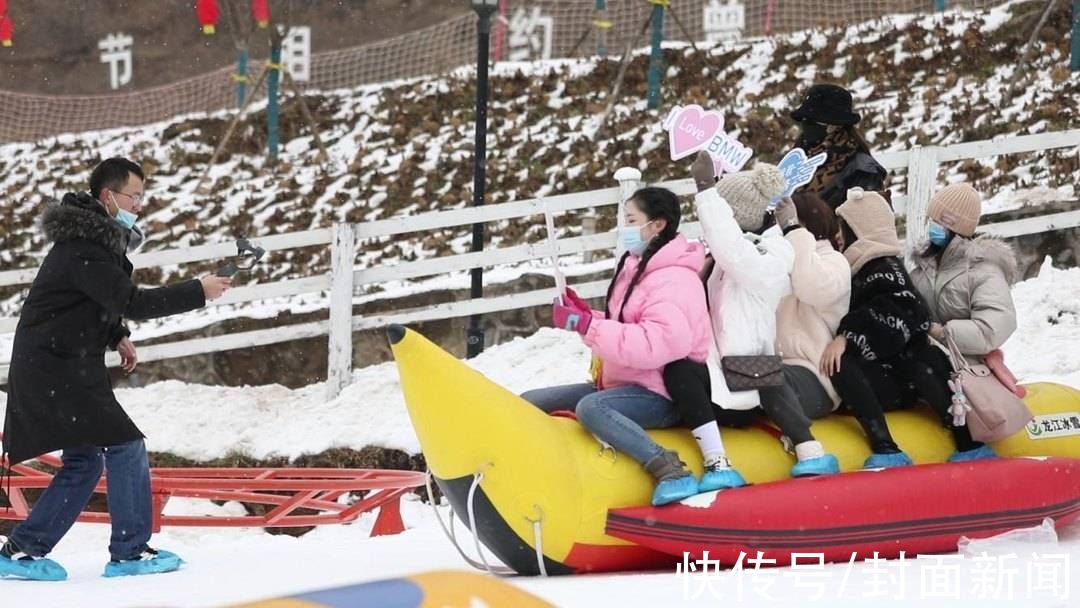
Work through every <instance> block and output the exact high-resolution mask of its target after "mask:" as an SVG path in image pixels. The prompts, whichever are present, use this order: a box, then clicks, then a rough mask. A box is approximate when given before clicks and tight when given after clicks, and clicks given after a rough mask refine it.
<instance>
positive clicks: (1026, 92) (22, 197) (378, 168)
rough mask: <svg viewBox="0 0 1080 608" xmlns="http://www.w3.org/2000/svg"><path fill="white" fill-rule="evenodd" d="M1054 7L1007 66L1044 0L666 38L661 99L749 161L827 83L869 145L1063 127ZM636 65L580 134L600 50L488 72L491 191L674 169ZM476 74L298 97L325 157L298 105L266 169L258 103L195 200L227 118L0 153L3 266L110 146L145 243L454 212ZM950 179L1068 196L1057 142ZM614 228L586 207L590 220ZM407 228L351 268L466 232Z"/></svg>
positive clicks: (777, 147)
mask: <svg viewBox="0 0 1080 608" xmlns="http://www.w3.org/2000/svg"><path fill="white" fill-rule="evenodd" d="M1064 4H1065V3H1058V8H1057V9H1056V10H1055V11H1054V12H1053V14H1052V15H1051V17H1050V18H1049V20H1048V21H1047V24H1046V26H1045V27H1044V29H1043V30H1042V36H1041V37H1040V38H1039V39H1038V41H1037V42H1036V44H1035V45H1034V47H1033V48H1032V50H1031V53H1030V57H1031V60H1030V64H1029V65H1028V66H1026V67H1023V68H1020V67H1017V65H1016V61H1017V59H1018V54H1019V52H1020V47H1022V43H1023V42H1024V41H1026V39H1027V37H1028V35H1029V32H1030V29H1031V27H1032V25H1033V23H1032V15H1033V14H1035V13H1037V11H1038V9H1039V8H1041V7H1042V5H1043V3H1042V2H1034V1H1028V2H1014V3H1011V4H1008V5H1005V6H1003V7H999V8H996V9H994V10H991V11H987V12H971V13H966V12H949V13H946V14H944V15H938V16H922V17H909V16H904V17H893V18H890V19H887V20H885V21H884V22H872V23H866V24H862V25H857V26H851V27H848V28H835V29H827V30H816V31H808V32H802V33H796V34H792V35H789V36H784V37H777V38H774V39H769V40H757V41H749V42H743V43H737V44H731V43H729V44H727V45H723V46H716V47H714V48H706V47H702V48H701V51H700V52H695V51H693V50H692V49H690V48H689V47H682V46H673V47H670V48H668V49H667V50H666V51H665V60H666V62H667V64H668V66H669V68H668V73H667V77H666V79H665V81H664V87H665V88H664V99H665V104H666V105H670V104H673V103H676V102H682V103H689V102H693V103H700V104H703V105H705V106H708V107H712V108H718V109H722V110H723V111H724V113H725V116H726V119H727V123H728V127H727V128H728V129H729V130H732V131H733V132H734V133H735V134H736V135H738V137H739V138H740V139H741V140H742V141H744V142H745V143H747V144H748V145H750V146H751V147H752V148H753V149H754V150H756V152H757V157H758V158H761V159H764V160H772V161H776V160H777V159H778V158H779V156H780V155H781V154H782V153H783V151H785V149H786V147H787V146H788V145H790V142H792V141H793V139H794V133H793V131H792V130H791V122H790V121H789V120H788V119H787V116H786V112H787V111H788V110H789V109H790V108H792V107H793V106H794V105H795V104H796V103H797V100H798V98H799V95H800V93H801V91H803V90H805V87H806V86H808V85H809V84H810V83H812V82H814V81H815V80H837V81H841V82H844V83H846V84H848V85H849V86H851V87H852V88H853V89H854V90H855V91H856V94H857V98H858V99H857V105H858V106H859V109H860V110H861V111H862V113H863V115H864V117H865V119H864V124H863V126H864V129H865V131H866V135H867V137H868V138H869V140H870V141H871V143H872V144H873V145H874V147H875V148H876V149H879V150H895V149H903V148H907V147H910V146H912V145H915V144H928V143H935V144H947V143H955V142H961V141H971V140H979V139H987V138H991V137H994V136H999V135H1005V134H1019V133H1036V132H1043V131H1053V130H1061V129H1067V128H1076V127H1077V126H1080V109H1078V108H1077V105H1076V103H1075V100H1076V99H1077V97H1078V96H1080V79H1078V78H1077V77H1076V76H1075V75H1071V74H1070V72H1069V71H1068V70H1067V68H1066V64H1067V59H1066V55H1067V51H1068V48H1067V46H1068V34H1067V31H1068V21H1069V11H1068V9H1067V7H1065V6H1064ZM646 63H647V57H646V56H644V55H639V56H637V57H636V59H635V60H634V62H633V65H632V67H631V69H630V71H629V73H628V77H627V82H626V88H625V91H626V93H625V96H624V97H623V99H622V100H621V102H620V103H619V104H617V105H616V109H615V113H614V115H613V117H612V120H611V121H610V122H609V124H608V128H607V129H606V131H604V133H603V134H602V136H600V137H598V138H596V139H595V140H594V130H595V118H596V116H597V115H598V114H600V112H601V111H602V109H603V107H604V106H605V105H606V103H607V98H608V94H609V91H610V88H611V84H612V82H613V80H614V76H615V72H616V69H617V62H616V61H614V60H605V61H599V60H594V61H582V62H545V63H538V64H512V63H504V64H501V65H499V66H498V67H497V68H496V70H495V73H494V75H493V79H492V93H491V98H492V108H491V114H490V116H491V135H490V142H489V150H490V152H489V153H490V160H489V176H490V185H489V192H490V193H491V196H490V199H489V200H491V201H494V202H501V201H508V200H514V199H516V198H521V197H528V196H532V195H547V194H553V193H565V192H571V191H580V190H586V189H594V188H601V187H610V186H612V185H614V183H613V181H612V177H611V175H612V172H613V171H614V169H616V168H618V167H620V166H624V165H632V166H638V167H641V168H642V169H645V170H646V171H645V173H646V178H647V179H650V180H657V179H662V178H668V177H683V176H684V172H685V168H684V167H681V166H676V165H673V164H672V163H671V162H670V161H668V160H667V159H666V150H665V146H664V145H663V144H664V134H663V133H662V132H661V130H660V128H659V126H658V124H657V123H658V122H659V119H660V116H661V115H662V112H663V111H661V112H656V111H649V110H647V109H646V108H645V104H644V101H643V100H642V98H643V92H644V84H643V83H644V77H645V66H646ZM473 80H474V75H473V74H472V72H471V71H470V70H467V69H466V70H460V71H458V72H456V73H454V74H451V75H449V76H444V77H432V78H424V79H419V80H415V81H409V82H400V83H391V84H388V85H386V86H373V87H364V88H360V89H357V90H355V91H336V92H325V93H323V94H319V95H311V96H309V98H308V102H309V104H311V105H312V109H313V112H314V114H315V115H316V121H317V122H318V124H319V128H320V130H321V133H322V137H323V138H324V140H325V141H326V142H327V146H328V149H329V152H330V155H331V160H330V162H328V163H319V162H317V161H316V159H315V155H314V150H313V143H312V137H311V135H310V133H309V131H308V128H307V126H305V124H304V123H303V121H302V120H301V119H300V112H299V109H298V107H297V104H296V103H295V102H291V101H286V103H285V107H284V109H283V141H284V145H283V152H282V156H281V158H282V162H281V164H280V166H279V167H278V168H277V169H275V170H273V171H271V170H268V169H267V168H266V167H265V165H264V161H263V159H262V158H261V157H260V156H259V152H260V150H261V149H262V147H263V145H264V137H265V135H264V121H265V112H264V111H262V110H260V111H257V112H255V113H253V114H252V115H251V116H250V117H249V118H248V119H247V120H246V121H245V122H244V123H243V124H242V125H241V127H240V128H239V129H238V137H235V138H234V139H233V141H232V143H231V144H230V145H229V146H228V148H227V149H226V152H227V154H226V155H225V158H224V159H223V160H222V161H221V162H219V163H218V164H216V165H215V166H213V167H210V168H209V171H210V173H209V175H210V181H209V186H210V190H211V192H212V193H211V194H210V195H208V196H202V195H199V194H197V192H196V182H197V179H198V177H199V176H200V175H201V174H202V173H203V172H204V171H206V170H207V162H208V161H209V159H210V156H211V153H212V152H213V149H214V146H215V145H216V144H217V142H218V141H219V139H220V137H221V135H222V134H223V132H224V130H225V128H226V127H227V121H228V120H229V116H228V115H226V114H220V115H214V116H192V117H186V118H179V119H177V120H174V121H170V122H166V123H160V124H154V125H148V126H146V127H144V128H137V129H118V130H113V131H108V132H101V133H87V134H74V135H66V136H61V137H58V138H51V139H48V140H44V141H41V142H35V143H22V144H10V145H5V146H0V193H3V195H4V197H5V205H4V206H3V213H2V214H0V270H3V269H9V268H17V267H24V266H29V265H33V263H34V259H35V256H36V255H39V254H40V253H41V252H42V248H43V243H42V240H41V238H40V236H39V235H38V234H37V232H36V231H35V230H33V222H34V220H35V218H36V217H37V216H38V214H39V213H40V211H41V209H42V205H43V204H44V203H45V202H47V201H49V200H54V199H55V198H56V197H57V196H59V195H60V194H62V193H63V192H65V191H67V190H71V189H77V188H82V187H85V182H86V179H87V177H88V175H89V171H90V169H91V167H92V166H93V164H94V163H95V162H97V161H98V160H99V159H100V158H101V157H104V156H111V155H118V154H123V155H129V156H133V157H135V158H138V159H140V160H141V161H142V162H143V163H144V165H145V166H146V167H147V168H148V169H149V171H150V173H151V176H152V177H151V181H150V183H149V194H150V201H149V210H148V211H147V212H146V213H145V214H144V218H143V219H142V223H143V225H144V226H145V228H147V230H148V232H149V235H150V237H149V238H150V240H149V243H148V244H147V249H148V250H152V249H155V248H161V247H175V246H181V245H195V244H199V243H204V242H209V241H227V240H231V239H232V238H234V237H235V236H236V235H247V236H258V235H265V234H271V233H279V232H287V231H297V230H305V229H309V228H314V227H324V226H328V225H329V224H331V223H332V222H334V221H337V220H342V219H347V220H349V221H355V222H361V221H367V220H373V219H379V218H386V217H391V216H396V215H407V214H411V213H418V212H421V211H428V210H435V209H451V208H456V207H461V206H464V205H466V204H467V201H468V200H469V198H470V189H471V167H472V165H471V159H472V152H471V148H472V129H473V110H472V104H473V96H474V92H473V84H472V81H473ZM1013 84H1015V85H1016V89H1015V96H1011V97H1010V95H1009V94H1008V93H1009V87H1010V85H1013ZM1070 100H1071V101H1070ZM949 171H950V173H951V174H954V175H966V176H967V177H968V178H969V179H973V180H977V182H978V183H979V184H980V185H982V186H984V187H985V188H987V191H988V194H990V195H995V194H999V193H1000V194H1002V197H1003V198H1001V199H999V200H1001V201H1002V202H1004V199H1005V198H1007V197H1008V192H1009V191H1010V190H1012V189H1016V188H1026V187H1029V186H1032V185H1041V186H1049V187H1052V188H1055V189H1057V188H1060V195H1061V196H1063V197H1067V196H1071V195H1073V194H1074V193H1073V190H1072V188H1073V187H1074V185H1075V183H1076V182H1077V181H1078V180H1080V163H1078V162H1077V155H1076V152H1075V151H1072V150H1064V151H1060V152H1055V153H1050V154H1035V155H1021V156H1009V157H1002V158H999V159H989V160H987V161H986V162H983V163H980V162H967V163H961V164H957V165H953V166H951V167H950V168H949ZM576 221H577V220H576V218H574V217H568V218H565V221H564V223H566V224H567V225H566V226H565V229H566V230H568V231H570V232H574V231H576V230H578V228H577V226H576V225H574V224H576ZM536 222H537V223H536V224H533V225H529V224H528V223H527V222H524V221H514V222H500V223H497V224H495V225H493V226H491V227H490V228H491V229H490V231H489V237H490V240H491V242H492V243H495V244H512V243H519V242H522V241H535V240H538V239H540V238H542V236H543V231H542V229H541V224H542V223H541V222H540V220H539V219H537V220H536ZM611 223H612V219H611V217H607V218H601V223H600V226H599V227H600V229H601V230H604V229H606V228H608V227H610V226H611ZM411 238H413V239H414V240H411V241H410V240H389V239H384V240H380V241H379V242H373V241H372V242H366V243H363V244H362V249H363V253H362V254H361V255H360V257H359V259H358V263H360V264H383V263H392V262H394V261H395V260H413V259H417V258H426V257H430V256H437V255H444V254H446V253H448V252H451V251H463V250H464V249H466V248H467V246H468V242H469V239H468V234H467V233H466V231H465V230H441V231H433V232H430V233H425V234H422V235H413V236H412V237H411ZM273 258H274V259H271V260H270V263H268V264H266V265H264V266H263V267H262V268H260V270H259V271H258V272H257V273H256V275H255V277H254V278H255V279H257V280H261V281H265V280H271V279H278V278H287V277H295V276H305V275H310V274H312V273H315V272H323V271H325V270H326V269H327V268H328V265H329V259H328V258H329V255H328V253H326V251H325V249H322V248H310V249H302V250H297V251H292V252H288V253H283V254H279V255H276V256H273ZM205 269H206V267H205V266H203V267H198V265H191V266H186V267H183V268H173V269H166V272H165V274H166V275H167V276H164V277H163V276H161V273H159V272H157V271H142V278H143V279H145V280H147V281H151V282H156V281H158V280H161V279H163V278H170V277H172V278H179V277H180V276H190V275H191V274H193V273H196V272H200V271H203V270H205ZM0 299H3V300H4V302H3V304H2V306H0V312H2V313H3V314H10V313H12V312H15V311H16V310H17V306H18V304H19V302H20V301H21V300H20V298H19V297H18V294H17V293H13V292H11V291H9V292H8V293H6V294H3V293H0Z"/></svg>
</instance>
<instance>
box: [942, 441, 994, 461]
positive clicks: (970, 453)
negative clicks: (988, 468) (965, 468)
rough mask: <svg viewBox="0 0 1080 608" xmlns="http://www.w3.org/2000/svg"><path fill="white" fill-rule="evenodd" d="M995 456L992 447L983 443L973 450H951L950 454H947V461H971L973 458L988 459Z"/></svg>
mask: <svg viewBox="0 0 1080 608" xmlns="http://www.w3.org/2000/svg"><path fill="white" fill-rule="evenodd" d="M997 457H998V455H997V453H996V452H994V448H992V447H990V446H988V445H985V444H983V445H981V446H979V447H977V448H975V449H973V450H965V451H963V452H953V454H952V456H949V462H971V461H973V460H989V459H991V458H997Z"/></svg>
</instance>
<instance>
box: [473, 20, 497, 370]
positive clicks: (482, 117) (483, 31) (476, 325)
mask: <svg viewBox="0 0 1080 608" xmlns="http://www.w3.org/2000/svg"><path fill="white" fill-rule="evenodd" d="M472 8H473V10H474V11H476V16H477V17H478V18H479V19H478V20H477V28H476V29H477V34H478V36H477V38H476V156H475V158H474V162H473V206H474V207H481V206H483V205H484V182H485V170H486V165H487V96H488V46H489V44H490V41H491V16H492V15H494V14H495V11H496V10H497V9H498V8H499V0H472ZM472 250H473V251H483V250H484V224H483V223H482V222H477V223H475V224H473V235H472ZM482 297H484V269H483V268H473V269H472V298H473V299H474V300H475V299H479V298H482ZM466 344H467V346H466V356H467V357H468V358H470V359H471V358H473V357H475V356H477V355H479V354H480V353H481V352H483V350H484V330H483V329H481V328H480V315H479V314H474V315H472V316H471V317H469V334H468V341H467V343H466Z"/></svg>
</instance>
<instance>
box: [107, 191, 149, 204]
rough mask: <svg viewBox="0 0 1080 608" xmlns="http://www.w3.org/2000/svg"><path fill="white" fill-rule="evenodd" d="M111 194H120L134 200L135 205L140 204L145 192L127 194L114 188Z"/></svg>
mask: <svg viewBox="0 0 1080 608" xmlns="http://www.w3.org/2000/svg"><path fill="white" fill-rule="evenodd" d="M113 194H122V195H124V196H126V197H128V198H130V199H131V200H132V201H134V202H135V204H136V205H139V204H142V202H143V200H145V197H146V193H144V192H140V193H139V194H128V193H127V192H117V191H115V190H114V191H113Z"/></svg>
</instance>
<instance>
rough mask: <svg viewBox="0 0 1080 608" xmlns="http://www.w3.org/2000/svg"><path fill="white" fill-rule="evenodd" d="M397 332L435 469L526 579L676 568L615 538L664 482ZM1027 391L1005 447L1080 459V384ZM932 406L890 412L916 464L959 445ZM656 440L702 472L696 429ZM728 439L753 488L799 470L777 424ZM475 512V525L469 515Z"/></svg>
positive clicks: (861, 456) (851, 436) (859, 443)
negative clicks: (1021, 424) (612, 520)
mask: <svg viewBox="0 0 1080 608" xmlns="http://www.w3.org/2000/svg"><path fill="white" fill-rule="evenodd" d="M388 335H389V338H390V342H391V345H392V349H393V353H394V358H395V360H396V361H397V366H398V371H399V374H400V376H401V387H402V390H403V391H404V394H405V402H406V404H407V407H408V410H409V416H410V418H411V420H412V423H413V425H414V426H415V428H416V434H417V436H418V437H419V439H420V445H421V448H422V450H423V453H424V456H425V458H426V459H427V464H428V467H429V468H430V469H431V472H432V475H433V476H434V478H435V480H436V482H437V483H438V485H439V487H440V488H441V489H442V491H443V493H444V494H445V495H446V496H447V497H448V498H449V500H450V503H451V504H452V505H453V507H454V510H455V512H457V513H458V514H459V515H460V516H461V517H462V518H463V520H464V521H465V524H466V525H468V526H470V527H471V528H474V529H475V530H476V531H477V534H478V536H479V537H480V540H481V541H483V543H484V544H485V545H486V546H487V547H488V548H489V549H490V550H491V551H492V552H493V553H494V554H495V555H497V556H498V557H499V559H501V560H502V561H503V562H504V563H506V564H507V565H509V566H510V567H512V568H513V569H514V570H516V571H517V572H519V573H521V574H539V573H540V564H539V562H538V557H537V549H536V547H537V546H538V544H539V545H540V546H541V548H542V554H543V560H544V568H545V570H546V572H547V573H548V574H570V573H576V572H597V571H615V570H641V569H649V568H657V567H665V566H670V565H672V564H673V563H674V562H673V559H674V558H672V557H671V556H669V555H665V554H663V553H660V552H657V551H654V550H651V549H647V548H644V547H641V546H638V545H635V544H632V543H630V542H627V541H624V540H620V539H617V538H614V537H612V536H608V535H606V534H605V533H604V528H605V523H606V521H607V516H608V510H609V509H616V508H621V507H628V506H640V505H647V504H648V503H649V499H650V496H651V494H652V489H653V481H652V479H650V478H649V476H648V474H647V473H645V471H644V470H643V469H642V467H641V466H640V465H638V464H637V463H636V462H634V461H633V460H632V459H630V458H629V457H627V456H625V455H622V454H613V453H612V452H611V451H610V450H608V451H606V452H605V451H603V450H602V449H601V446H600V444H599V442H598V441H597V440H596V439H595V438H594V437H593V436H592V435H590V434H589V433H588V432H587V431H585V430H584V429H583V428H582V427H581V425H579V424H578V423H577V422H576V421H574V420H571V419H567V418H559V417H554V416H549V415H547V414H545V413H544V412H542V411H540V410H539V409H537V408H535V407H533V406H532V405H530V404H529V403H527V402H525V401H524V400H522V399H521V398H520V397H518V396H517V395H515V394H513V393H511V392H510V391H508V390H506V389H505V388H503V387H501V386H499V385H497V384H495V383H494V382H492V381H491V380H488V379H487V378H486V377H484V376H483V375H482V374H480V373H479V372H477V371H475V370H473V369H472V368H470V367H468V366H467V365H465V364H464V363H462V362H461V361H459V360H458V359H457V358H455V357H453V356H452V355H450V354H449V353H447V352H445V351H444V350H442V349H441V348H439V347H438V346H436V345H435V344H432V343H431V342H429V341H428V340H427V339H425V338H424V337H423V336H421V335H419V334H417V333H415V332H412V331H409V330H406V329H405V328H402V327H392V328H391V329H390V330H389V332H388ZM1027 389H1028V396H1027V398H1026V399H1025V401H1026V402H1027V404H1028V406H1029V407H1030V408H1031V410H1032V411H1033V412H1034V413H1035V416H1036V417H1035V419H1034V420H1033V421H1032V422H1031V424H1029V425H1028V427H1027V429H1026V431H1025V432H1020V433H1017V434H1015V435H1013V436H1012V437H1010V438H1008V439H1006V440H1004V441H1000V442H998V443H995V444H994V446H993V447H994V449H995V450H996V451H997V452H998V454H1000V455H1002V456H1061V457H1069V458H1080V391H1077V390H1075V389H1072V388H1069V387H1066V386H1062V385H1057V384H1034V385H1029V386H1028V387H1027ZM924 409H925V408H919V409H917V410H912V411H901V412H892V413H889V414H888V419H889V428H890V429H891V430H892V434H893V436H894V438H895V439H896V441H897V443H898V444H899V445H900V447H901V448H902V449H903V450H904V451H905V452H906V453H907V454H908V455H909V456H910V457H911V458H912V459H913V460H914V461H915V462H916V463H918V464H924V463H935V462H938V463H939V462H943V461H945V459H946V458H947V457H948V456H949V455H950V454H951V453H952V451H953V449H954V447H953V443H952V438H951V437H950V435H949V433H948V432H947V431H946V430H945V429H943V428H942V427H941V425H940V424H939V423H938V421H937V420H936V419H935V418H934V417H933V416H932V414H931V413H930V412H929V410H926V411H924ZM813 431H814V435H815V437H816V438H817V439H819V440H820V441H821V442H822V443H823V444H824V445H825V448H826V450H828V451H830V452H832V453H833V454H835V455H836V456H837V458H838V459H839V461H840V467H841V469H843V470H845V471H848V470H856V469H859V468H860V467H861V466H862V463H863V461H864V460H865V459H866V457H867V456H869V454H870V452H869V447H868V445H867V442H866V440H865V437H864V436H863V434H862V430H861V429H860V427H859V425H858V423H857V422H856V421H855V420H854V418H851V417H849V416H830V417H828V418H826V419H823V420H819V421H817V422H815V424H814V426H813ZM650 435H651V436H652V437H653V438H654V439H655V440H656V441H657V442H658V443H660V444H661V445H663V446H664V447H666V448H668V449H672V450H676V451H678V452H679V455H680V457H681V458H682V460H683V461H685V462H686V463H688V465H689V467H690V468H691V469H692V470H693V471H694V473H695V474H698V475H700V474H701V472H702V462H701V454H700V452H699V450H698V448H697V445H696V444H695V443H694V440H693V437H692V436H691V435H690V433H689V431H686V430H682V429H672V430H661V431H650ZM723 437H724V444H725V446H726V448H727V451H728V455H729V457H730V458H731V460H732V461H733V462H734V463H735V464H736V466H738V468H739V471H740V472H741V473H742V474H743V476H744V477H745V478H746V479H747V481H749V482H750V483H763V482H768V481H775V480H781V479H785V478H787V477H788V476H789V472H790V470H791V466H792V465H793V464H794V458H793V457H792V456H791V455H789V454H788V453H787V452H785V451H784V449H783V447H782V446H781V444H780V442H779V441H777V439H776V438H775V437H774V436H773V435H772V434H770V433H769V432H768V431H767V430H763V429H758V428H750V429H723ZM736 491H737V490H736ZM470 494H471V500H470ZM470 507H471V509H472V513H473V514H474V515H475V519H476V522H475V523H476V525H475V526H473V525H472V524H471V523H470V522H469V521H468V517H469V516H468V515H467V514H468V513H469V512H470V510H469V509H470ZM537 522H538V525H537ZM538 531H539V534H538V533H537V532H538Z"/></svg>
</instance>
